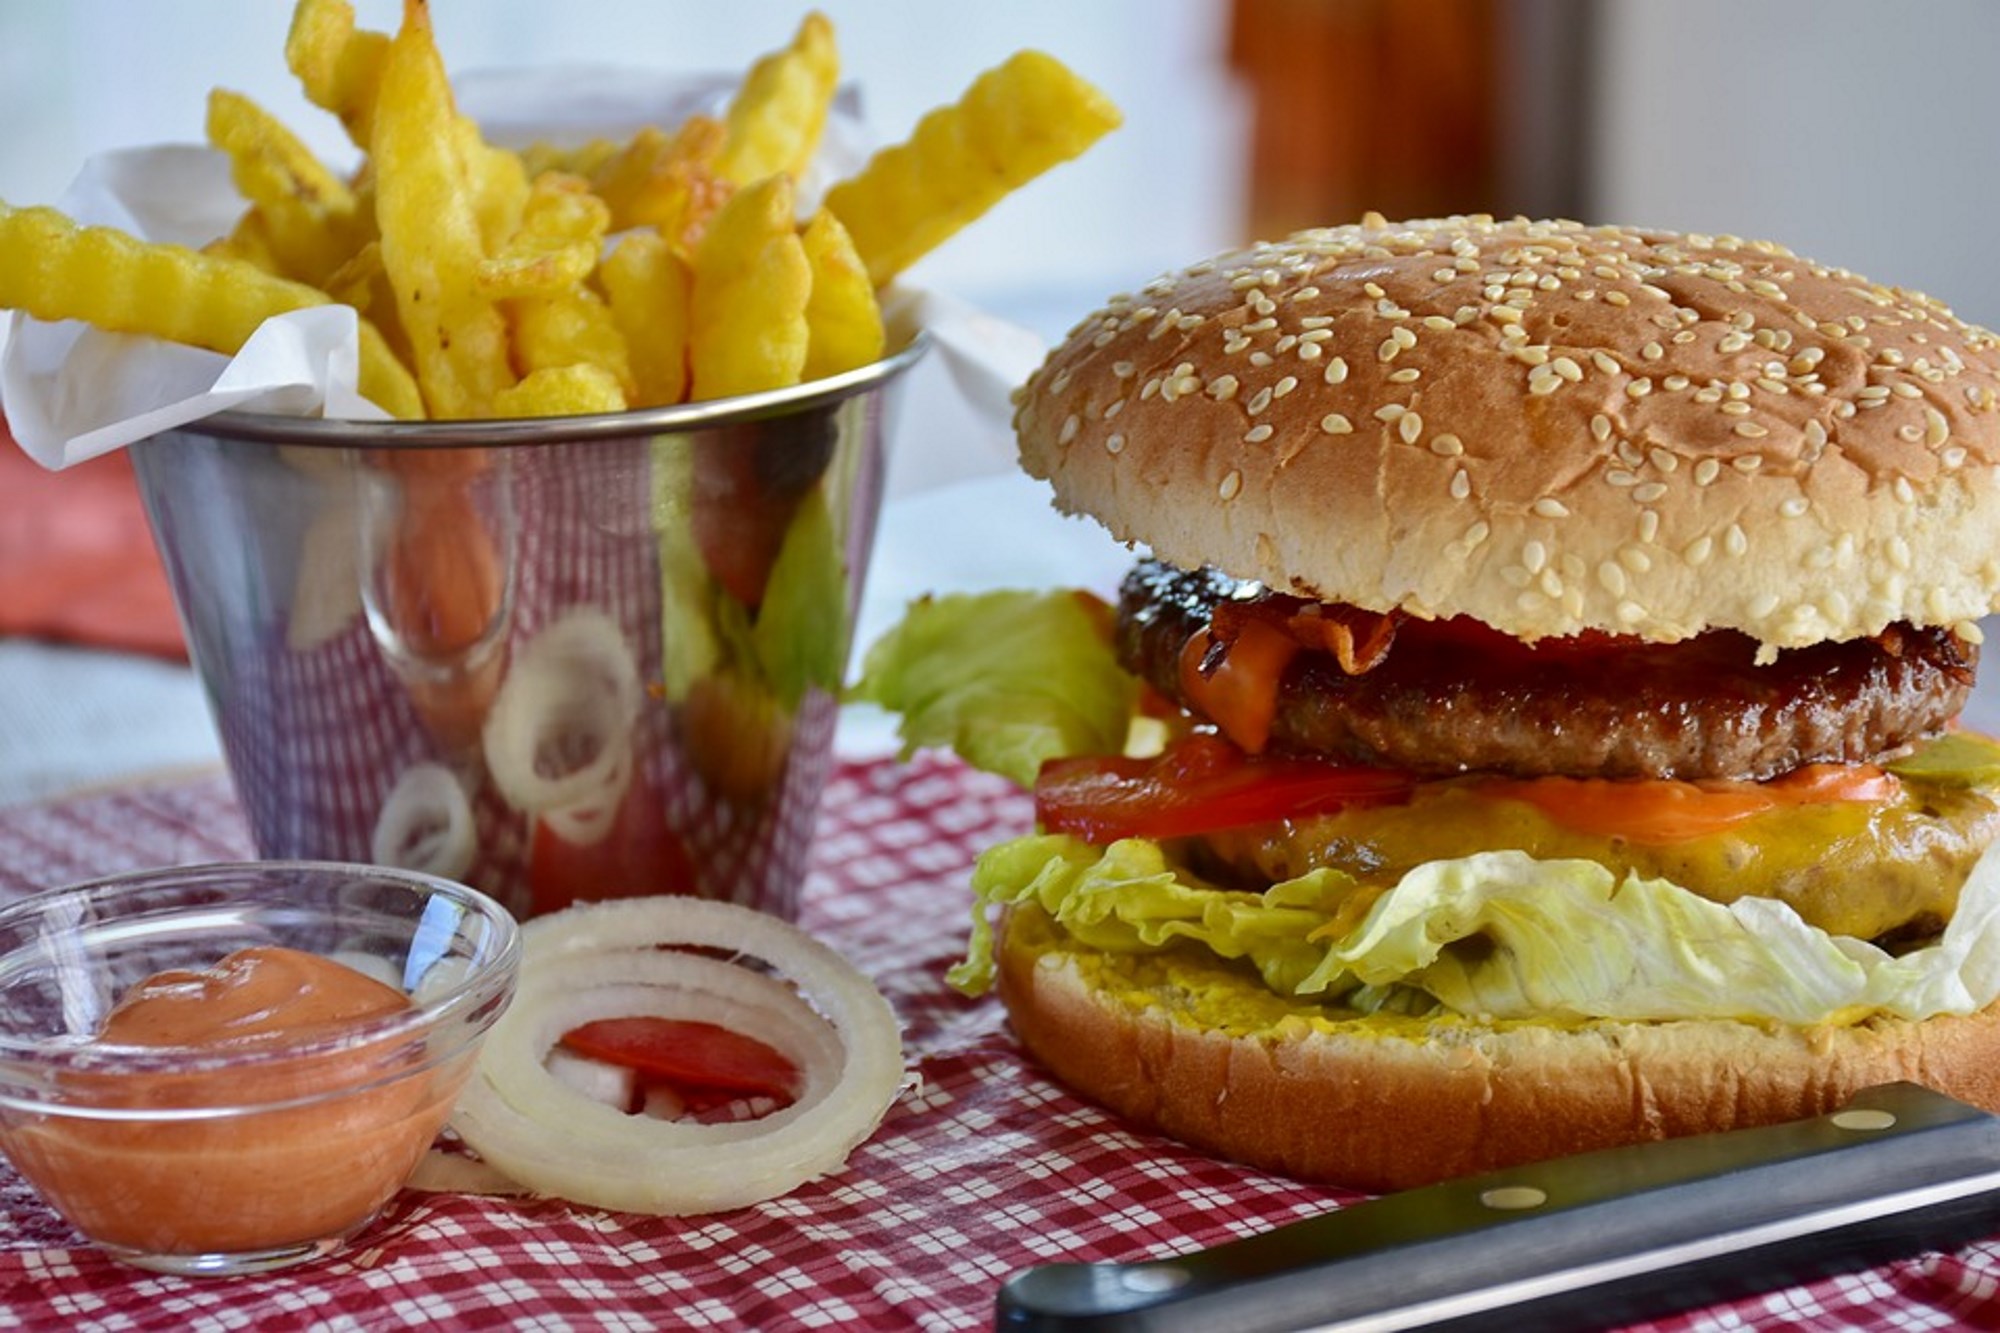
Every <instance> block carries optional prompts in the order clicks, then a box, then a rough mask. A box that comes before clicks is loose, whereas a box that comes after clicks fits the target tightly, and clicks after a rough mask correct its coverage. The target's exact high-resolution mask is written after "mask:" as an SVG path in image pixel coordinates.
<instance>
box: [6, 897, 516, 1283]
mask: <svg viewBox="0 0 2000 1333" xmlns="http://www.w3.org/2000/svg"><path fill="white" fill-rule="evenodd" d="M255 946H282V947H285V948H290V949H297V950H303V951H306V952H309V953H316V954H321V955H324V956H327V957H330V958H333V959H334V960H336V961H338V962H342V963H345V964H347V965H349V966H350V967H352V968H354V969H355V970H357V971H359V972H362V973H364V974H367V975H369V976H372V977H374V978H375V979H376V980H377V981H381V982H386V983H388V984H390V985H392V986H393V987H395V988H396V989H397V990H400V991H402V992H403V993H404V994H405V995H406V996H407V997H408V999H409V1002H410V1003H409V1007H408V1008H406V1009H403V1010H400V1011H397V1012H393V1013H387V1014H380V1015H377V1016H374V1017H368V1018H349V1019H344V1020H339V1021H336V1022H333V1023H331V1024H316V1025H314V1026H312V1027H311V1028H310V1029H309V1030H307V1031H305V1032H302V1033H301V1034H298V1035H294V1034H292V1033H289V1032H286V1033H281V1034H278V1035H276V1036H275V1037H274V1038H270V1039H258V1040H256V1041H250V1042H245V1041H237V1042H232V1043H225V1044H220V1045H216V1044H210V1045H201V1044H183V1045H133V1044H125V1045H112V1044H107V1043H105V1042H103V1041H99V1040H96V1037H97V1034H98V1033H99V1032H100V1031H101V1030H102V1028H103V1025H104V1022H105V1017H106V1015H107V1013H108V1012H109V1011H110V1009H111V1007H112V1006H113V1005H114V1004H115V1003H116V1002H117V1001H118V1000H119V998H120V997H121V996H123V995H124V994H125V993H126V992H127V991H128V990H130V989H131V988H132V987H133V986H135V985H136V984H138V983H139V982H140V981H143V980H145V979H146V978H148V977H152V976H154V975H155V974H157V973H160V972H163V971H168V970H189V971H206V970H208V969H211V968H213V967H214V966H215V965H216V964H217V963H218V962H220V961H221V960H222V959H223V958H224V957H225V956H227V955H229V954H231V953H234V952H235V951H237V950H239V949H244V948H249V947H255ZM519 963H520V945H519V942H518V939H517V936H516V931H515V925H514V921H513V918H512V917H511V916H509V915H508V913H507V912H506V910H505V909H504V908H502V907H501V906H500V905H499V904H498V903H496V902H494V901H493V900H492V899H490V898H488V897H487V896H485V895H484V894H482V893H479V892H477V891H476V890H473V889H469V888H466V887H464V886H462V885H459V884H455V883H452V882H451V881H449V880H443V879H436V878H433V877H430V876H427V875H421V874H416V873H413V872H408V871H401V870H388V869H382V868H379V867H374V866H362V865H344V864H336V863H329V862H305V861H291V862H287V861H263V862H248V863H242V864H226V865H208V866H190V867H176V868H173V869H162V870H147V871H141V872H138V873H134V874H127V875H120V876H116V877H113V878H109V879H102V880H96V881H92V882H90V883H87V884H80V885H75V886H73V887H70V888H63V889H54V890H50V891H49V892H46V893H40V894H36V895H34V896H32V897H30V898H26V899H23V900H20V901H18V902H15V903H13V904H11V905H10V906H8V907H6V908H4V909H0V1152H4V1153H5V1154H6V1156H7V1158H8V1159H9V1160H10V1161H11V1162H12V1163H13V1164H14V1166H15V1168H16V1169H18V1170H19V1171H20V1173H21V1174H22V1176H23V1177H25V1178H26V1179H27V1181H28V1183H29V1184H31V1185H33V1186H34V1188H35V1189H36V1190H37V1191H38V1192H39V1193H40V1194H41V1196H42V1198H43V1199H44V1200H46V1201H47V1202H48V1203H49V1204H50V1206H52V1207H53V1208H55V1210H56V1211H57V1212H59V1213H61V1214H62V1215H63V1217H64V1218H66V1219H67V1220H68V1221H69V1222H70V1223H71V1224H72V1225H74V1226H75V1227H76V1228H77V1229H78V1230H79V1231H81V1232H82V1233H83V1234H84V1235H85V1236H86V1237H88V1238H89V1239H90V1240H91V1241H92V1242H93V1243H95V1244H96V1245H98V1246H99V1247H101V1248H102V1249H104V1250H105V1251H106V1252H108V1253H109V1254H111V1255H112V1256H113V1257H115V1258H117V1259H120V1260H123V1261H124V1262H127V1263H130V1264H134V1265H137V1266H138V1267H141V1268H147V1269H152V1270H155V1271H158V1272H167V1273H176V1274H183V1275H197V1274H240V1273H254V1272H265V1271H269V1270H271V1269H275V1268H282V1267H285V1266H288V1265H290V1264H294V1263H299V1262H302V1261H305V1260H309V1259H314V1258H318V1257H320V1256H322V1255H326V1254H330V1253H332V1252H333V1251H334V1250H336V1249H338V1248H339V1247H340V1245H341V1244H342V1243H343V1242H344V1241H345V1240H346V1239H347V1238H348V1237H350V1236H352V1235H353V1234H354V1233H355V1232H357V1231H359V1230H360V1229H361V1228H362V1227H364V1226H366V1225H367V1224H368V1223H369V1222H370V1221H371V1220H372V1219H373V1218H374V1217H375V1215H376V1214H377V1213H378V1212H379V1211H380V1210H381V1208H382V1206H383V1205H384V1204H385V1203H387V1202H388V1201H389V1199H390V1198H391V1197H392V1196H394V1195H395V1193H396V1192H397V1191H398V1190H399V1189H401V1188H402V1186H403V1184H404V1183H405V1182H406V1181H407V1180H408V1179H409V1176H410V1173H411V1172H412V1171H413V1170H414V1169H415V1168H416V1165H417V1163H418V1162H419V1161H420V1160H421V1159H422V1158H423V1156H424V1153H425V1152H426V1151H427V1150H428V1149H429V1147H430V1145H431V1141H432V1139H433V1138H434V1137H435V1136H436V1134H437V1132H438V1130H439V1129H440V1128H441V1127H442V1126H443V1124H444V1122H445V1120H446V1118H447V1117H448V1116H449V1115H450V1113H451V1108H452V1104H453V1102H454V1101H455V1100H456V1099H457V1096H458V1091H459V1089H460V1087H461V1086H462V1085H463V1084H464V1081H465V1079H466V1076H467V1075H468V1074H469V1073H470V1072H471V1070H472V1066H473V1062H474V1060H475V1059H476V1057H477V1055H478V1048H479V1044H480V1042H481V1040H482V1039H483V1038H484V1036H485V1034H486V1032H487V1029H488V1028H490V1027H491V1026H492V1024H493V1022H494V1021H495V1020H496V1019H497V1018H498V1017H499V1016H500V1014H501V1012H502V1010H504V1009H505V1008H506V1006H507V1003H508V1001H509V1000H510V999H511V998H512V996H513V993H514V982H515V975H516V972H517V970H518V967H519Z"/></svg>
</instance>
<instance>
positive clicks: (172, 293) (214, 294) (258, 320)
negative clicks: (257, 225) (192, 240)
mask: <svg viewBox="0 0 2000 1333" xmlns="http://www.w3.org/2000/svg"><path fill="white" fill-rule="evenodd" d="M330 303H331V298H330V297H328V296H327V295H326V293H324V292H322V291H320V290H318V289H317V288H314V287H308V286H307V285H305V284H304V283H301V282H293V281H292V280H290V279H288V278H281V277H277V276H275V275H273V274H270V273H267V272H265V271H264V270H263V269H260V268H257V267H256V266H255V265H252V264H248V263H245V262H244V261H242V260H239V259H230V258H226V257H223V256H219V255H206V254H201V253H199V252H197V251H194V250H189V249H187V248H185V247H183V246H178V245H161V244H156V243H153V242H148V241H141V240H139V239H137V238H136V237H133V236H130V235H127V234H126V233H124V232H122V231H118V230H116V229H115V228H111V227H79V226H77V225H76V223H75V222H73V221H72V220H71V219H69V218H68V217H66V216H64V215H63V214H62V213H59V212H57V211H56V210H55V209H53V208H21V209H16V208H10V207H8V206H7V205H6V204H4V203H0V308H6V309H10V310H24V311H26V312H27V313H28V314H30V315H32V316H33V317H34V318H36V319H43V320H63V319H76V320H82V321H83V322H85V323H87V324H92V325H95V326H96V327H98V328H101V329H107V330H109V331H111V332H113V333H139V334H146V335H149V336H151V337H155V338H162V339H165V340H166V341H168V342H176V343H185V344H187V345H188V346H190V347H205V348H207V349H208V350H210V351H212V352H221V353H223V354H224V355H230V356H233V355H234V354H235V353H236V352H237V351H239V350H240V349H241V348H242V346H243V344H244V343H245V342H246V341H248V340H249V338H250V335H251V334H253V333H255V332H256V331H257V327H258V325H260V324H262V323H263V322H264V321H265V320H267V319H269V318H271V317H272V316H273V315H282V314H285V313H286V312H288V311H292V310H303V309H306V308H307V307H310V306H320V305H328V304H330ZM360 388H361V392H362V394H363V395H364V396H366V397H367V398H368V399H370V400H371V401H372V402H374V403H375V404H377V405H378V406H380V407H381V408H382V409H383V410H385V411H387V412H389V413H390V414H391V415H393V416H398V417H418V416H422V415H423V405H422V403H421V401H420V400H419V398H418V395H417V386H416V383H415V381H413V380H412V379H411V378H410V373H409V371H408V370H407V369H405V368H404V367H403V365H402V364H401V363H400V362H398V361H397V360H396V358H395V356H394V355H393V354H392V353H391V352H390V351H389V349H388V346H387V344H386V343H384V342H383V340H382V336H381V334H380V333H379V332H378V331H377V330H376V329H375V328H374V326H373V325H371V324H370V323H369V322H368V321H367V320H365V319H363V320H362V321H361V372H360Z"/></svg>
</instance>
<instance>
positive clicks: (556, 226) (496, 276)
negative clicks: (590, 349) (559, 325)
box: [479, 171, 611, 299]
mask: <svg viewBox="0 0 2000 1333" xmlns="http://www.w3.org/2000/svg"><path fill="white" fill-rule="evenodd" d="M610 225H611V210H610V209H609V208H607V207H606V206H605V204H604V201H603V200H602V199H599V198H598V197H597V196H596V195H594V194H592V193H591V192H590V185H589V183H588V182H587V181H585V180H583V179H582V178H581V177H578V176H570V175H566V174H564V173H562V172H553V171H546V172H543V173H542V174H541V175H539V176H537V177H535V180H534V184H533V185H532V186H530V187H529V190H528V199H527V203H526V204H525V205H524V206H523V208H522V211H521V226H520V228H519V230H517V231H516V232H515V233H514V235H513V236H512V237H510V238H509V239H508V241H507V243H506V245H504V246H502V247H501V249H500V252H499V253H498V254H496V255H493V256H491V257H490V258H488V259H486V260H484V261H483V262H482V263H481V264H480V266H479V286H480V289H481V290H482V291H484V292H485V293H486V294H487V295H488V296H490V297H494V298H496V299H497V298H501V297H511V296H553V295H555V294H557V293H559V292H562V291H564V290H566V289H568V288H572V287H575V286H578V285H579V284H581V283H583V282H585V281H586V280H588V279H589V277H590V274H591V271H592V270H593V269H595V268H596V267H597V257H598V254H599V253H600V252H601V251H602V249H603V248H604V236H605V233H606V232H607V231H608V230H609V229H610Z"/></svg>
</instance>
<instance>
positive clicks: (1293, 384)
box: [1271, 375, 1299, 398]
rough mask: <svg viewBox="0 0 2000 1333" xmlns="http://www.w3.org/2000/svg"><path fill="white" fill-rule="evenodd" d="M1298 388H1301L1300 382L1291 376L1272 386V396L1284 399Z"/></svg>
mask: <svg viewBox="0 0 2000 1333" xmlns="http://www.w3.org/2000/svg"><path fill="white" fill-rule="evenodd" d="M1298 387H1299V382H1298V380H1297V379H1296V378H1294V377H1293V376H1291V375H1287V376H1285V377H1284V378H1283V379H1281V380H1279V381H1278V382H1277V383H1276V384H1274V385H1272V386H1271V396H1272V397H1274V398H1283V397H1284V396H1285V395H1286V394H1288V393H1290V392H1291V391H1292V390H1294V389H1296V388H1298Z"/></svg>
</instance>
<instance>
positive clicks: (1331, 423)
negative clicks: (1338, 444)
mask: <svg viewBox="0 0 2000 1333" xmlns="http://www.w3.org/2000/svg"><path fill="white" fill-rule="evenodd" d="M1319 428H1320V429H1321V430H1323V431H1325V432H1326V433H1327V434H1328V435H1346V434H1347V433H1348V432H1350V431H1352V430H1353V429H1354V423H1353V422H1351V421H1349V420H1348V419H1347V418H1346V417H1344V416H1342V415H1341V414H1340V413H1338V412H1329V413H1327V414H1326V415H1325V416H1323V417H1321V418H1320V419H1319Z"/></svg>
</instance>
